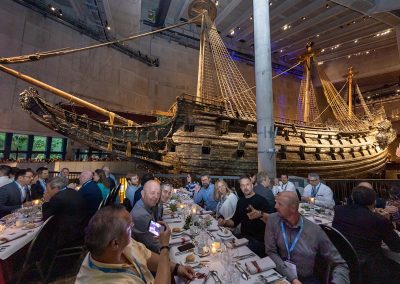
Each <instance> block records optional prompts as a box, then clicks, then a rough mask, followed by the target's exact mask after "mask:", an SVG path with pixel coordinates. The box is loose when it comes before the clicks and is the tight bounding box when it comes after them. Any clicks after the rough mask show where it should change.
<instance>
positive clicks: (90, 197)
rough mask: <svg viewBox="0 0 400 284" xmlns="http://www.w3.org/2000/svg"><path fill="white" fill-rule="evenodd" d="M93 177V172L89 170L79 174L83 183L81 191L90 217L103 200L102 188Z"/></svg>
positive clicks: (80, 181)
mask: <svg viewBox="0 0 400 284" xmlns="http://www.w3.org/2000/svg"><path fill="white" fill-rule="evenodd" d="M92 179H93V173H92V172H89V171H84V172H82V173H81V174H80V176H79V184H80V185H81V188H80V189H79V193H80V194H81V195H82V197H83V199H85V202H86V207H87V209H88V214H89V218H90V217H92V216H93V215H94V213H96V211H97V209H98V208H99V205H100V202H101V201H103V196H102V195H101V190H100V188H99V187H98V186H97V184H96V183H95V182H94V181H93V180H92Z"/></svg>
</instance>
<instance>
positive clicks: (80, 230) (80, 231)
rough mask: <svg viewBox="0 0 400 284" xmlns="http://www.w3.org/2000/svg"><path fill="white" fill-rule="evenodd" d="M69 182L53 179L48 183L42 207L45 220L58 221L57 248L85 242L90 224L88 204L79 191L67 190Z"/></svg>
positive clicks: (62, 178) (57, 178)
mask: <svg viewBox="0 0 400 284" xmlns="http://www.w3.org/2000/svg"><path fill="white" fill-rule="evenodd" d="M67 182H68V180H67V179H66V178H64V177H58V176H57V177H53V178H52V179H51V180H49V181H48V182H47V185H46V192H45V194H44V203H43V205H42V212H43V219H44V220H46V219H47V218H49V217H50V216H52V215H54V216H55V218H56V219H57V247H62V246H64V245H66V244H71V243H73V242H75V241H79V240H83V236H84V229H85V227H86V225H87V223H88V222H89V218H88V212H87V209H86V202H85V200H84V199H83V197H82V196H81V194H79V192H78V191H76V190H74V189H71V188H67Z"/></svg>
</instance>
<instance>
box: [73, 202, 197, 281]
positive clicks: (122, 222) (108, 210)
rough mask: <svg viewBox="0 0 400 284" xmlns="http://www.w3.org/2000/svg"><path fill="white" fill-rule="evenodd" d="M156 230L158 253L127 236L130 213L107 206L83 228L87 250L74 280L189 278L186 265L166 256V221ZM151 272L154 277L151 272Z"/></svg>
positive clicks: (122, 208)
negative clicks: (160, 230) (160, 229)
mask: <svg viewBox="0 0 400 284" xmlns="http://www.w3.org/2000/svg"><path fill="white" fill-rule="evenodd" d="M160 223H161V224H162V225H164V226H165V231H163V232H160V235H159V237H158V240H159V242H160V244H161V248H160V252H159V254H156V253H154V252H151V251H150V250H148V249H146V248H145V247H144V245H143V244H141V243H139V242H137V241H135V240H133V239H132V238H131V229H132V228H134V227H135V225H136V224H134V223H132V219H131V216H130V215H129V213H128V212H127V211H126V210H125V208H124V207H123V206H121V205H112V206H107V207H104V208H102V209H100V210H99V211H97V213H96V214H95V215H94V216H93V218H92V219H91V220H90V222H89V225H88V227H87V230H86V236H85V243H86V246H87V247H88V249H89V253H88V254H87V256H86V257H85V260H84V261H83V263H82V266H81V268H80V271H79V274H78V276H77V278H76V280H75V283H78V284H80V283H85V284H97V283H110V284H111V283H133V284H136V283H137V284H144V283H148V284H161V283H162V284H164V283H171V276H172V275H176V276H179V277H181V278H183V279H190V280H191V279H193V277H194V273H195V272H194V270H193V268H191V267H190V266H184V265H179V264H177V263H173V262H171V261H170V259H169V246H168V244H169V239H170V235H171V230H170V228H169V227H168V225H166V224H164V223H162V222H160ZM151 272H153V273H155V277H154V276H153V274H152V273H151Z"/></svg>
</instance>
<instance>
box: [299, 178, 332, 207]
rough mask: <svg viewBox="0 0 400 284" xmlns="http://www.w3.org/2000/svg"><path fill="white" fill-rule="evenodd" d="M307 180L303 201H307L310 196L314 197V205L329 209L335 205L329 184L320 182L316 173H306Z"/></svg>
mask: <svg viewBox="0 0 400 284" xmlns="http://www.w3.org/2000/svg"><path fill="white" fill-rule="evenodd" d="M308 181H309V182H310V184H308V185H307V186H306V187H305V188H304V192H303V197H302V200H303V201H306V202H309V201H310V198H311V197H314V198H315V200H314V203H315V205H318V206H321V207H326V208H331V209H332V208H333V207H335V201H334V200H333V193H332V190H331V189H330V187H329V186H327V185H325V184H323V183H321V182H320V179H319V175H318V174H315V173H311V174H308Z"/></svg>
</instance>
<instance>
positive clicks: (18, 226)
mask: <svg viewBox="0 0 400 284" xmlns="http://www.w3.org/2000/svg"><path fill="white" fill-rule="evenodd" d="M23 225H24V221H23V220H17V221H16V222H15V226H16V227H17V228H20V227H22V226H23Z"/></svg>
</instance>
